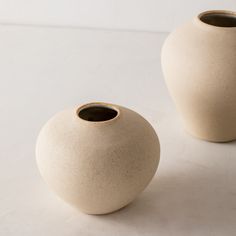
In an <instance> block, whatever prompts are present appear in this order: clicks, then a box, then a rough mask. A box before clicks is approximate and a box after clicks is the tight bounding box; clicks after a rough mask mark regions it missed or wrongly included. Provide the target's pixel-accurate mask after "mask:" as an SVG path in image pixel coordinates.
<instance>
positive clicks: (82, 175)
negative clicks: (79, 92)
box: [36, 103, 160, 214]
mask: <svg viewBox="0 0 236 236" xmlns="http://www.w3.org/2000/svg"><path fill="white" fill-rule="evenodd" d="M159 158H160V145H159V140H158V137H157V135H156V133H155V131H154V129H153V128H152V126H151V125H150V124H149V123H148V122H147V121H146V120H145V119H144V118H143V117H141V116H140V115H139V114H137V113H136V112H134V111H132V110H130V109H127V108H124V107H121V106H118V105H113V104H106V103H89V104H86V105H83V106H81V107H79V108H74V109H68V110H64V111H62V112H60V113H58V114H56V115H55V116H54V117H53V118H51V119H50V120H49V121H48V122H47V123H46V125H45V126H44V127H43V128H42V130H41V132H40V134H39V137H38V141H37V145H36V159H37V163H38V167H39V170H40V173H41V175H42V177H43V178H44V180H45V181H46V182H47V184H48V185H49V186H50V187H51V188H52V189H53V190H54V191H55V192H56V193H57V194H58V195H59V196H60V197H61V198H62V199H64V200H65V201H67V202H68V203H70V204H71V205H73V206H75V207H76V208H78V209H80V210H81V211H83V212H85V213H88V214H106V213H110V212H113V211H116V210H118V209H120V208H122V207H124V206H126V205H127V204H129V203H130V202H131V201H132V200H134V198H135V197H136V196H137V195H138V194H139V193H140V192H142V191H143V190H144V189H145V187H146V186H147V185H148V183H149V182H150V181H151V179H152V177H153V176H154V174H155V172H156V169H157V166H158V163H159Z"/></svg>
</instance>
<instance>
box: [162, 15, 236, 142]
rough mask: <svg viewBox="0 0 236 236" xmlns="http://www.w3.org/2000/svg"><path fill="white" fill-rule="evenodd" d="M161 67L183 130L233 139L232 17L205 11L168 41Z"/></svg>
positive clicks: (235, 72) (235, 43) (235, 68)
mask: <svg viewBox="0 0 236 236" xmlns="http://www.w3.org/2000/svg"><path fill="white" fill-rule="evenodd" d="M162 67H163V73H164V76H165V79H166V83H167V86H168V88H169V91H170V94H171V95H172V97H173V99H174V101H175V103H176V106H177V109H178V110H179V112H180V113H181V115H182V118H183V120H184V123H185V126H186V129H187V130H188V131H189V132H190V133H191V134H193V135H194V136H197V137H199V138H202V139H205V140H209V141H214V142H226V141H231V140H234V139H236V14H235V13H233V12H229V11H208V12H204V13H202V14H200V15H199V16H198V17H196V18H194V19H193V20H192V21H190V22H188V23H186V24H185V25H183V26H182V27H180V28H178V29H177V30H175V31H174V32H173V33H171V34H170V35H169V37H168V38H167V40H166V41H165V43H164V46H163V49H162Z"/></svg>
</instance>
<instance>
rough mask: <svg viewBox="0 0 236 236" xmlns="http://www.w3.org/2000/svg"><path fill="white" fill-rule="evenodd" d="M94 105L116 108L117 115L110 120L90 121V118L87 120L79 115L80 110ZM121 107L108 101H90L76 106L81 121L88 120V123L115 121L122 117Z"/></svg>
mask: <svg viewBox="0 0 236 236" xmlns="http://www.w3.org/2000/svg"><path fill="white" fill-rule="evenodd" d="M93 106H100V107H105V108H109V109H112V110H115V111H116V112H117V114H116V116H115V117H113V118H111V119H109V120H104V121H89V120H85V119H82V118H81V117H80V116H79V112H80V111H81V110H83V109H85V108H89V107H93ZM120 113H121V112H120V109H119V107H118V106H117V105H115V104H112V103H106V102H89V103H85V104H83V105H80V106H79V107H76V116H77V118H78V119H79V120H80V121H83V122H86V123H88V124H105V123H110V122H113V121H115V120H117V119H118V118H120Z"/></svg>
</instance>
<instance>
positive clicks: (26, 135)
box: [0, 25, 236, 236]
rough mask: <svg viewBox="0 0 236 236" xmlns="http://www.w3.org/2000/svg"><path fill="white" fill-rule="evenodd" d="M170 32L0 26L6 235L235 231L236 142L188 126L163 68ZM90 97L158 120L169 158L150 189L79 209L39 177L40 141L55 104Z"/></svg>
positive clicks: (0, 180)
mask: <svg viewBox="0 0 236 236" xmlns="http://www.w3.org/2000/svg"><path fill="white" fill-rule="evenodd" d="M165 37H166V34H161V33H159V34H158V33H145V32H122V31H118V32H112V31H99V30H86V29H73V28H71V29H68V28H50V27H48V28H43V27H29V26H11V25H5V26H4V25H2V26H0V109H1V113H0V128H1V129H0V130H1V132H0V140H1V143H0V235H1V236H8V235H17V236H28V235H30V236H32V235H34V236H42V235H43V236H49V235H50V236H52V235H56V236H64V235H65V236H78V235H105V236H106V235H109V236H113V235H114V236H115V235H129V236H133V235H162V236H163V235H168V236H172V235H174V236H176V235H181V236H185V235H186V236H190V235H201V236H202V235H214V236H215V235H224V236H226V235H232V236H233V235H236V182H235V181H236V142H231V143H228V144H214V143H209V142H204V141H201V140H197V139H195V138H192V137H191V136H189V135H188V134H186V133H185V132H184V130H183V128H182V125H181V121H180V119H179V117H178V115H177V114H176V111H175V108H174V105H173V103H172V101H171V99H170V97H169V95H168V93H167V89H166V86H165V84H164V80H163V76H162V73H161V68H160V49H161V45H162V43H163V40H164V39H165ZM90 101H106V102H112V103H117V104H120V105H123V106H127V107H129V108H131V109H134V110H136V111H137V112H139V113H140V114H142V115H143V116H144V117H145V118H146V119H147V120H149V121H150V122H151V124H152V125H153V127H154V128H155V130H156V132H157V133H158V135H159V138H160V142H161V161H160V165H159V168H158V171H157V174H156V176H155V178H154V179H153V181H152V182H151V184H150V185H149V186H148V188H147V189H146V190H145V191H144V192H143V193H142V194H141V195H140V196H139V197H138V198H137V199H136V200H135V201H134V202H133V203H132V204H130V205H129V206H128V207H126V208H124V209H122V210H120V211H118V212H116V213H113V214H109V215H104V216H91V215H85V214H83V213H80V212H78V211H77V210H75V209H73V208H71V207H70V206H68V205H67V204H66V203H64V202H63V201H62V200H60V199H59V198H57V197H56V196H55V195H54V193H52V192H51V191H49V189H48V187H47V186H46V185H45V184H44V182H43V180H42V179H41V177H40V175H39V172H38V170H37V167H36V163H35V154H34V149H35V141H36V137H37V134H38V132H39V130H40V128H41V126H42V125H43V124H44V123H45V122H46V121H47V120H48V119H49V118H50V117H51V116H52V115H53V114H54V113H56V112H57V111H59V110H61V109H64V108H66V107H70V106H73V105H76V104H81V103H85V102H90Z"/></svg>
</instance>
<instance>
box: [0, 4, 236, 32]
mask: <svg viewBox="0 0 236 236" xmlns="http://www.w3.org/2000/svg"><path fill="white" fill-rule="evenodd" d="M208 9H230V10H236V0H227V1H223V0H194V1H190V0H177V1H174V0H172V1H171V0H164V1H163V0H162V1H158V0H0V23H17V24H21V23H23V24H43V25H45V24H46V25H64V26H65V25H66V26H68V25H69V26H80V27H92V28H110V29H131V30H146V31H170V30H172V29H173V28H174V27H175V26H176V25H178V24H181V23H182V22H183V21H185V20H187V19H188V18H191V17H192V16H193V15H196V14H197V13H199V12H201V11H204V10H208Z"/></svg>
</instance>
